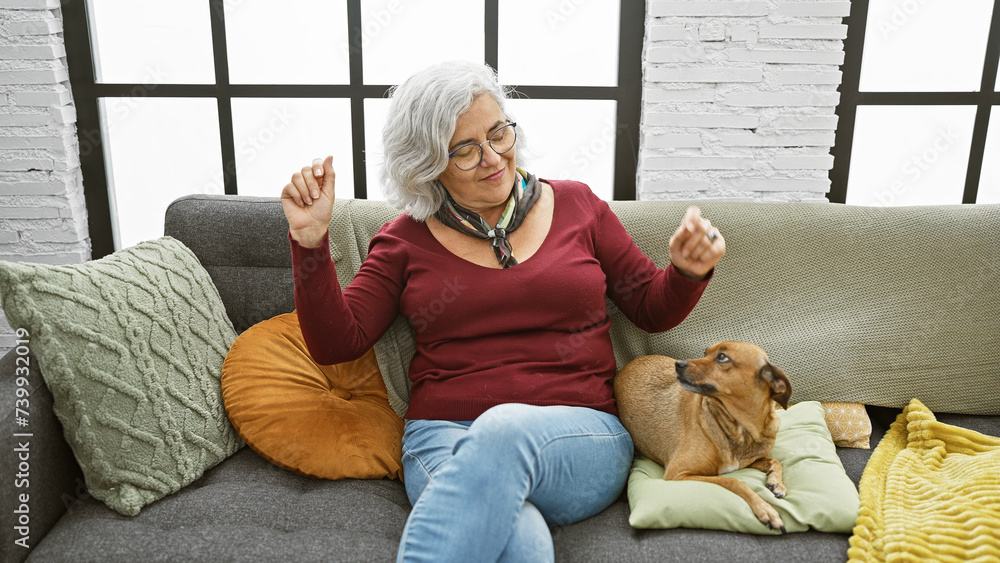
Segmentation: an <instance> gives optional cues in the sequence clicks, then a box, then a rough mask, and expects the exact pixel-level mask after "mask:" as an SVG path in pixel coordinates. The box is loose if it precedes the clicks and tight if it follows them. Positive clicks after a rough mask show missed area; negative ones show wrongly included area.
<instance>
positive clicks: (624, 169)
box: [62, 0, 646, 259]
mask: <svg viewBox="0 0 1000 563" xmlns="http://www.w3.org/2000/svg"><path fill="white" fill-rule="evenodd" d="M207 1H208V4H209V7H210V17H211V31H212V43H213V59H214V62H215V79H216V80H215V84H157V85H156V87H155V89H152V88H148V87H147V86H146V85H142V84H118V83H116V84H109V83H98V82H97V80H96V71H95V68H96V67H95V64H94V62H95V61H94V52H93V49H92V45H93V43H92V37H91V26H90V25H89V15H88V9H87V2H65V3H63V7H62V12H63V21H64V26H65V29H64V40H65V42H66V51H67V59H68V64H69V74H70V82H71V85H72V90H73V98H74V102H75V104H76V109H77V130H78V132H79V136H80V142H81V150H80V165H81V171H82V174H83V178H84V184H85V186H86V189H85V198H86V204H87V214H88V224H89V228H90V238H91V254H92V256H93V258H95V259H96V258H100V257H103V256H106V255H108V254H110V253H112V252H114V250H115V248H114V239H113V234H112V232H113V231H112V220H113V219H112V215H111V207H110V194H109V191H108V175H107V174H108V171H107V166H106V160H105V152H104V139H103V133H102V127H101V122H100V112H99V109H98V103H99V99H101V98H114V97H131V96H134V95H136V92H142V95H144V96H149V97H191V98H215V99H216V100H217V102H218V113H219V127H220V140H221V158H222V172H223V186H224V191H225V193H226V194H237V193H239V189H238V187H237V182H236V143H235V139H234V133H233V111H232V99H233V98H342V99H343V98H346V99H350V101H351V124H352V131H351V132H352V143H353V146H352V153H353V155H352V160H353V165H354V177H355V181H354V182H355V186H354V193H355V197H356V198H359V199H365V198H366V197H367V183H366V173H365V172H366V162H365V128H364V115H365V112H364V100H365V99H367V98H383V97H384V96H385V93H386V91H387V90H388V89H389V88H390V86H391V85H386V84H380V85H373V84H365V83H364V79H363V59H362V55H363V52H362V42H361V37H362V25H361V23H362V18H361V15H362V12H361V0H347V25H348V34H349V35H348V41H349V50H348V52H349V56H348V59H349V68H350V83H349V84H341V85H286V84H281V85H273V84H230V82H229V61H228V53H227V44H226V23H225V9H224V1H225V0H207ZM499 9H500V8H499V0H485V18H484V20H485V21H484V29H485V57H484V58H485V61H484V62H485V63H487V64H489V65H490V66H492V67H493V68H494V69H497V68H498V58H499ZM645 17H646V13H645V2H634V1H632V0H622V1H621V15H620V20H619V64H618V85H617V86H529V85H524V86H518V85H513V86H514V87H515V88H516V90H517V91H518V92H519V93H520V94H521V95H523V96H524V97H527V98H530V99H540V100H541V99H569V100H613V101H616V102H617V118H616V123H617V127H616V129H617V133H616V142H615V155H614V170H615V173H614V192H613V194H614V198H615V199H620V200H632V199H635V197H636V168H637V164H638V150H639V119H640V113H641V108H640V103H641V97H642V46H643V36H644V33H643V32H642V30H644V29H645ZM567 56H572V55H571V54H567Z"/></svg>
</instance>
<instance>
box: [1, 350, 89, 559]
mask: <svg viewBox="0 0 1000 563" xmlns="http://www.w3.org/2000/svg"><path fill="white" fill-rule="evenodd" d="M19 358H20V361H18V360H19ZM25 363H27V364H28V370H27V371H28V373H27V375H24V370H21V372H20V373H18V371H17V368H18V367H23V365H24V364H25ZM19 375H20V376H22V377H24V380H25V381H18V376H19ZM18 383H26V385H18ZM19 388H23V389H26V391H27V393H28V395H27V397H19V396H18V389H19ZM24 393H25V392H24V391H22V392H21V394H22V395H23V394H24ZM20 398H27V399H28V402H27V405H25V403H23V402H22V403H17V402H16V401H17V400H18V399H20ZM25 406H26V407H27V408H23V407H25ZM18 407H22V410H21V411H20V412H19V411H17V410H16V409H17V408H18ZM25 412H26V413H27V415H25ZM18 419H23V420H26V421H27V425H26V426H21V425H20V422H21V421H20V420H18ZM21 434H30V435H28V436H21ZM0 468H2V469H0V475H3V479H0V498H2V499H3V501H2V506H3V517H2V519H0V521H2V525H0V541H2V542H3V545H4V548H5V549H4V551H7V552H8V553H9V556H8V557H7V561H23V560H24V559H25V558H27V557H28V554H29V553H31V549H32V548H34V547H35V546H36V545H38V542H39V541H41V539H42V538H43V537H44V536H45V534H47V533H48V531H49V530H51V529H52V527H53V526H54V525H55V523H56V522H57V521H58V520H59V518H61V517H62V515H63V514H64V513H65V512H66V510H67V509H68V508H69V507H70V506H71V505H72V504H73V503H74V502H75V501H76V500H78V499H80V498H83V497H85V496H86V495H87V494H88V493H87V487H86V485H85V483H84V480H83V473H82V472H81V470H80V466H79V465H78V464H77V462H76V458H75V457H74V456H73V451H72V450H71V449H70V447H69V444H67V443H66V440H65V439H64V438H63V428H62V424H60V422H59V420H58V419H57V418H56V415H55V413H54V412H53V411H52V393H51V392H49V389H48V387H46V385H45V381H44V380H43V379H42V373H41V371H39V369H38V362H37V361H36V360H35V357H34V356H33V355H31V354H28V355H27V356H21V355H18V354H17V350H16V349H15V350H11V351H10V352H9V353H7V355H5V356H4V357H3V358H2V359H0ZM25 494H26V495H28V496H27V500H28V502H27V503H22V502H21V498H22V495H25ZM22 504H26V505H27V506H26V507H25V506H22ZM25 512H26V513H25ZM23 521H26V522H27V526H23V527H22V524H21V523H22V522H23ZM25 528H26V531H27V535H28V538H27V540H26V541H25V540H24V539H21V538H22V537H23V535H24V534H22V533H21V532H23V531H25ZM19 539H20V543H15V542H16V541H18V540H19ZM23 544H27V546H28V547H27V548H25V547H21V545H23Z"/></svg>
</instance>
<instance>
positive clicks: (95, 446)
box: [0, 237, 243, 515]
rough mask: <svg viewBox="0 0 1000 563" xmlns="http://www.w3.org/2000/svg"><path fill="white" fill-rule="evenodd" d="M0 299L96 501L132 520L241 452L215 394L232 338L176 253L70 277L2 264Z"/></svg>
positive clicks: (62, 271)
mask: <svg viewBox="0 0 1000 563" xmlns="http://www.w3.org/2000/svg"><path fill="white" fill-rule="evenodd" d="M0 294H2V298H3V308H4V311H5V312H6V314H7V317H8V319H9V321H10V323H11V325H12V326H15V327H22V328H25V329H27V330H28V332H29V336H28V337H26V338H27V339H28V340H29V341H30V344H29V346H30V348H31V351H32V352H33V353H34V354H35V356H36V357H37V358H38V364H39V367H40V368H41V370H42V373H43V374H44V377H45V382H46V384H47V386H48V387H49V389H50V390H51V391H52V395H53V397H54V408H53V410H54V411H55V413H56V415H57V416H58V418H59V420H60V421H61V422H62V425H63V429H64V432H65V437H66V441H67V442H68V443H69V445H70V447H71V448H72V449H73V453H74V455H75V456H76V459H77V461H78V462H79V464H80V467H81V468H82V469H83V473H84V477H85V479H86V482H87V488H88V490H89V492H90V494H91V495H93V496H94V497H95V498H97V499H100V500H102V501H103V502H105V503H106V504H107V505H108V506H110V507H111V508H113V509H115V510H117V511H118V512H120V513H122V514H125V515H135V514H138V513H139V510H140V509H141V508H142V507H143V506H145V505H147V504H149V503H151V502H153V501H155V500H157V499H159V498H162V497H164V496H165V495H168V494H171V493H173V492H176V491H178V490H179V489H181V488H182V487H184V486H185V485H187V484H188V483H191V482H192V481H194V480H195V479H197V478H198V477H199V476H201V474H202V473H203V472H204V471H205V469H207V468H210V467H212V466H213V465H215V464H217V463H218V462H220V461H222V460H223V459H225V458H226V457H228V456H229V455H230V454H232V453H233V452H235V451H236V450H238V449H239V448H240V447H242V445H243V444H242V442H241V441H240V439H239V436H238V435H237V434H236V432H235V431H234V430H233V427H232V425H231V424H230V423H229V420H228V419H227V418H226V413H225V410H224V409H223V405H222V396H221V393H220V390H219V373H220V368H221V366H222V361H223V358H225V355H226V352H227V350H228V349H229V345H230V344H231V343H232V341H233V339H234V338H235V337H236V334H235V332H234V330H233V327H232V324H231V323H230V322H229V319H228V318H227V317H226V313H225V309H224V308H223V306H222V302H221V300H220V298H219V294H218V292H217V291H216V289H215V286H214V285H213V283H212V280H211V278H210V277H209V276H208V274H207V273H206V272H205V270H204V269H203V268H202V267H201V264H200V263H199V262H198V259H197V258H196V257H195V255H194V254H193V253H192V252H191V251H190V250H189V249H188V248H187V247H185V246H184V245H183V244H181V243H180V242H179V241H177V240H175V239H172V238H169V237H164V238H161V239H159V240H155V241H146V242H142V243H139V244H138V245H136V246H134V247H131V248H128V249H125V250H121V251H118V252H115V253H114V254H111V255H109V256H107V257H105V258H102V259H100V260H95V261H91V262H87V263H84V264H77V265H71V266H50V265H43V264H23V263H9V262H4V263H0Z"/></svg>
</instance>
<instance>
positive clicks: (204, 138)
mask: <svg viewBox="0 0 1000 563" xmlns="http://www.w3.org/2000/svg"><path fill="white" fill-rule="evenodd" d="M100 109H101V113H102V115H103V117H104V120H103V121H104V123H105V135H104V141H105V157H106V158H107V162H108V183H109V185H108V191H109V192H110V195H111V199H112V222H113V224H117V230H116V232H115V248H116V249H121V248H126V247H129V246H132V245H134V244H136V243H138V242H141V241H144V240H150V239H155V238H159V237H161V236H163V219H164V212H165V211H166V209H167V206H168V205H169V204H170V202H172V201H173V200H175V199H177V198H178V197H181V196H183V195H188V194H192V193H205V194H221V193H223V192H224V187H223V181H222V153H221V149H220V146H221V145H220V141H219V117H218V105H217V104H216V102H215V100H212V99H201V98H199V99H193V98H101V100H100Z"/></svg>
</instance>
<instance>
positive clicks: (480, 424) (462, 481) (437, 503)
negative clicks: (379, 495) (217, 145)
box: [397, 404, 632, 562]
mask: <svg viewBox="0 0 1000 563" xmlns="http://www.w3.org/2000/svg"><path fill="white" fill-rule="evenodd" d="M631 464H632V439H631V437H629V435H628V432H627V431H626V430H625V428H624V427H623V426H622V425H621V422H619V421H618V418H617V417H616V416H614V415H610V414H607V413H604V412H600V411H596V410H593V409H588V408H582V407H562V406H553V407H537V406H530V405H522V404H506V405H498V406H496V407H493V408H491V409H489V410H488V411H486V412H485V413H483V414H482V415H481V416H480V417H479V418H477V419H476V420H475V421H473V422H451V421H441V420H407V421H406V431H405V433H404V435H403V475H404V478H405V484H406V493H407V495H408V496H409V497H410V502H411V503H412V504H413V511H412V512H411V513H410V516H409V519H408V520H407V522H406V527H405V528H404V530H403V537H402V539H401V540H400V544H399V552H398V554H397V561H463V562H464V561H498V560H499V561H552V560H554V558H555V555H554V552H553V547H552V535H551V532H550V531H549V527H548V525H550V524H551V525H556V526H559V525H566V524H571V523H573V522H578V521H580V520H583V519H585V518H588V517H590V516H593V515H594V514H597V513H598V512H600V511H602V510H604V509H605V508H607V507H608V506H609V505H610V504H611V503H612V502H614V501H615V500H616V499H617V498H618V496H619V495H620V494H621V492H622V490H623V489H624V487H625V482H626V480H627V478H628V471H629V467H630V466H631Z"/></svg>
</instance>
